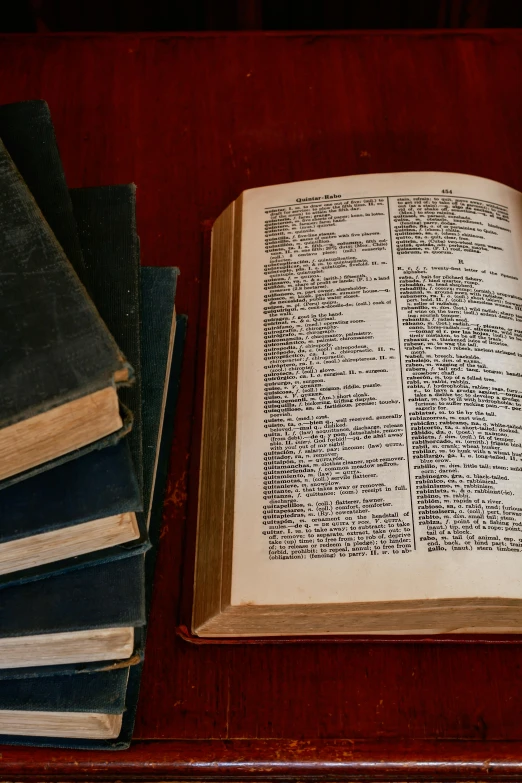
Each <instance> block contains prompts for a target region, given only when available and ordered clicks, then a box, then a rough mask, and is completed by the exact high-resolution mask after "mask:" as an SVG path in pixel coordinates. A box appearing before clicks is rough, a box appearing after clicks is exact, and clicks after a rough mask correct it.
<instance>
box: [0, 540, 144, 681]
mask: <svg viewBox="0 0 522 783" xmlns="http://www.w3.org/2000/svg"><path fill="white" fill-rule="evenodd" d="M144 558H145V555H144V553H143V552H142V551H139V550H138V551H137V552H136V553H134V554H133V555H129V557H125V558H120V559H118V560H115V561H109V562H104V563H99V564H92V565H87V566H84V567H81V568H76V569H71V570H68V571H64V572H62V573H58V574H56V575H53V576H49V577H47V578H46V579H39V580H35V581H32V582H26V583H24V584H16V585H11V586H7V587H3V588H2V589H1V590H0V666H1V668H2V669H18V668H22V667H23V668H27V667H32V666H47V665H58V664H62V665H68V664H74V663H78V662H88V661H104V660H105V661H113V660H118V659H127V658H129V657H130V656H132V655H133V653H134V650H135V644H136V641H137V640H136V635H135V629H136V628H139V627H141V626H142V625H143V624H144V623H145V588H144V583H145V571H144Z"/></svg>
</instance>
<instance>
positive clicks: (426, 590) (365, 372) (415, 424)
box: [232, 173, 522, 604]
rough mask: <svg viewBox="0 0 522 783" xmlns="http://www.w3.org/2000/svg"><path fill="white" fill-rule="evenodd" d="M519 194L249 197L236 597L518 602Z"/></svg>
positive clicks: (475, 189) (407, 183)
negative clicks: (494, 599)
mask: <svg viewBox="0 0 522 783" xmlns="http://www.w3.org/2000/svg"><path fill="white" fill-rule="evenodd" d="M521 216H522V195H521V194H520V193H518V192H516V191H514V190H512V189H510V188H507V187H505V186H503V185H500V184H498V183H495V182H491V181H488V180H484V179H480V178H476V177H469V176H464V175H458V174H445V173H406V174H383V175H380V174H376V175H365V176H356V177H343V178H338V179H328V180H315V181H310V182H301V183H294V184H289V185H280V186H276V187H270V188H259V189H256V190H251V191H247V192H246V193H245V194H244V209H243V234H242V236H243V239H242V265H241V288H240V348H239V381H238V437H237V458H236V487H235V527H234V559H233V578H232V603H233V604H241V603H244V602H252V603H255V604H287V603H309V602H311V603H323V602H324V603H332V602H352V601H354V602H355V601H371V600H400V599H423V598H445V597H448V598H449V597H451V598H455V597H460V596H463V597H471V596H477V595H478V596H484V597H486V596H491V597H493V596H502V597H516V598H518V597H522V582H521V574H522V569H521V565H522V485H521V479H520V476H521V473H520V470H521V467H522V462H521V459H520V457H521V455H522V418H521V415H520V412H521V409H522V363H521V362H520V357H521V355H522V325H521V324H522V282H521V280H520V278H521V277H522V266H521V259H520V247H521V238H522V236H521V235H522V231H521Z"/></svg>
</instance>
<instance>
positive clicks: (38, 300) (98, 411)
mask: <svg viewBox="0 0 522 783" xmlns="http://www.w3.org/2000/svg"><path fill="white" fill-rule="evenodd" d="M0 182H1V183H2V188H1V196H0V242H1V243H2V247H3V252H2V257H1V260H0V267H1V272H2V279H3V281H4V282H3V285H2V287H1V289H0V313H1V316H0V332H1V335H2V339H1V341H0V344H1V349H0V361H1V363H2V379H1V382H0V480H2V479H7V478H9V477H12V476H16V475H21V474H23V473H24V472H25V471H28V470H31V469H34V468H35V467H36V466H39V465H41V464H42V463H48V462H50V461H51V460H53V459H55V458H58V457H63V456H64V455H66V454H70V453H71V452H74V451H75V450H76V449H79V448H81V447H83V446H85V445H87V444H91V443H94V442H96V441H98V440H100V439H102V438H104V437H106V436H109V435H111V434H112V433H114V432H116V431H118V430H121V429H122V427H123V421H122V418H121V415H120V409H119V403H118V395H117V391H116V387H117V386H118V385H119V384H121V383H126V382H127V383H128V382H129V381H130V380H131V378H132V369H131V367H130V365H129V364H128V362H127V361H126V359H125V357H124V356H123V354H122V353H121V352H120V350H119V349H118V347H117V345H116V343H115V342H114V340H113V338H112V336H111V335H110V333H109V331H108V330H107V328H106V326H105V324H104V323H103V321H102V320H101V318H100V317H99V315H98V313H97V311H96V310H95V308H94V305H93V304H92V302H91V300H90V299H89V297H88V296H87V294H86V292H85V290H84V289H83V288H82V285H81V283H80V281H79V280H78V278H77V276H76V274H75V272H74V270H73V268H72V266H71V265H70V263H69V262H68V260H67V258H66V256H65V254H64V252H63V250H62V248H61V246H60V245H59V244H58V242H57V240H56V238H55V236H54V234H53V233H52V232H51V230H50V228H49V226H48V224H47V222H46V221H45V219H44V218H43V216H42V214H41V212H40V210H39V209H38V207H37V205H36V202H35V200H34V198H33V196H32V195H31V193H30V191H29V190H28V188H27V186H26V184H25V183H24V181H23V179H22V178H21V176H20V174H19V173H18V171H17V169H16V167H15V165H14V163H13V161H12V159H11V158H10V156H9V154H8V152H7V150H6V149H5V147H4V145H3V144H1V143H0Z"/></svg>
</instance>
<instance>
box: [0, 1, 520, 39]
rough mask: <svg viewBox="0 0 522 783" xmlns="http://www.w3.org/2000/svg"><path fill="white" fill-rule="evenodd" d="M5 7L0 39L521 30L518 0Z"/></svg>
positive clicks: (24, 3)
mask: <svg viewBox="0 0 522 783" xmlns="http://www.w3.org/2000/svg"><path fill="white" fill-rule="evenodd" d="M2 5H3V10H2V14H1V15H0V17H1V18H0V32H47V31H51V32H53V31H56V32H64V31H121V30H131V31H132V30H140V31H147V30H150V31H155V30H158V31H169V30H170V31H183V30H187V31H194V30H200V31H204V30H332V29H333V30H354V29H405V28H458V27H466V28H480V27H520V26H522V3H521V2H520V0H358V1H355V0H308V1H307V0H189V1H188V2H187V1H186V0H185V1H184V2H183V1H182V0H3V3H2ZM6 6H7V8H6Z"/></svg>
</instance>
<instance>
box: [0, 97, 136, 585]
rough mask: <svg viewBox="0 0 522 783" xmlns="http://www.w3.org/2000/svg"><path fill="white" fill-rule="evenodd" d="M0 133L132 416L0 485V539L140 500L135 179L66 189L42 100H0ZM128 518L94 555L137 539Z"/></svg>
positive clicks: (21, 577) (30, 573) (12, 576)
mask: <svg viewBox="0 0 522 783" xmlns="http://www.w3.org/2000/svg"><path fill="white" fill-rule="evenodd" d="M0 136H2V137H3V139H4V141H5V142H6V144H7V146H8V148H9V152H10V153H11V154H12V156H13V158H14V160H15V162H16V164H17V165H18V167H19V170H20V171H21V172H22V173H23V175H24V176H25V178H26V183H27V184H28V185H29V186H30V189H31V191H32V193H33V196H34V197H35V199H36V201H37V202H38V205H39V207H40V208H41V211H42V213H43V214H44V216H45V218H46V219H47V222H48V223H49V225H50V226H52V227H53V229H54V232H55V235H56V236H57V238H58V239H59V241H60V243H61V244H62V246H63V247H64V248H65V249H66V250H67V254H68V255H69V257H70V259H72V262H73V266H74V267H75V269H76V272H77V274H78V276H79V277H80V280H81V282H82V284H83V285H85V287H86V288H87V290H88V291H89V293H90V294H91V296H92V297H93V299H94V300H95V302H96V305H97V308H98V312H99V313H100V315H101V317H102V319H103V320H104V322H105V323H106V325H107V326H108V327H109V329H110V330H111V332H112V334H113V336H114V338H115V340H116V342H117V344H118V345H119V347H120V348H121V349H122V351H123V352H124V354H125V356H126V357H127V359H128V360H129V361H130V362H131V364H132V366H133V367H134V369H135V373H136V383H135V384H133V385H132V386H131V387H129V388H124V389H120V397H121V398H122V400H123V402H124V403H125V404H126V405H127V406H128V407H130V408H131V410H132V411H133V414H134V426H133V429H132V431H131V433H130V434H129V436H128V438H126V439H125V441H123V442H121V441H120V442H118V443H117V444H116V445H114V446H107V448H105V449H95V450H93V451H88V453H86V454H83V455H82V456H78V457H77V458H76V459H73V460H71V461H68V462H65V463H64V464H60V465H58V466H57V467H54V468H52V469H50V470H48V471H45V473H44V474H42V473H38V472H37V473H36V475H33V476H32V477H31V478H27V479H26V480H25V481H23V482H17V483H14V484H12V485H11V486H7V487H4V489H3V490H2V491H0V520H2V525H1V528H0V545H1V544H2V543H5V542H10V541H15V540H17V539H22V538H25V537H28V536H35V535H39V534H42V533H47V532H50V531H54V530H58V529H60V528H64V527H69V526H72V525H77V524H82V523H84V522H89V521H92V520H95V519H103V518H105V517H108V516H111V515H116V514H120V513H123V512H126V511H134V512H139V511H140V510H141V508H142V504H141V495H140V491H139V487H138V484H137V482H136V478H135V472H136V473H137V474H138V477H139V479H140V483H141V478H142V454H141V449H142V445H141V440H142V438H141V384H140V382H139V380H140V377H139V376H140V321H139V318H140V316H139V299H140V286H139V272H140V264H139V240H138V237H137V234H136V219H135V187H134V186H133V185H118V186H109V187H103V188H78V189H73V190H72V191H69V190H68V189H67V184H66V181H65V176H64V173H63V169H62V165H61V161H60V157H59V153H58V147H57V144H56V139H55V135H54V128H53V125H52V121H51V116H50V113H49V109H48V106H47V104H46V103H45V102H44V101H26V102H22V103H16V104H9V105H7V106H0ZM73 202H74V206H73ZM77 224H78V230H77V228H76V225H77ZM78 236H80V238H81V242H80V241H79V238H78ZM96 270H98V272H99V271H100V270H103V274H97V272H96ZM129 447H130V448H131V451H132V460H133V462H134V466H135V470H133V469H132V465H131V459H130V454H129ZM64 487H68V492H66V493H65V492H64V491H63V488H64ZM96 487H98V491H96ZM137 518H138V524H139V527H140V531H141V535H140V538H139V539H138V540H137V541H136V540H135V541H133V542H129V543H128V544H122V545H118V546H117V547H112V548H111V550H110V551H109V550H103V551H102V552H101V556H102V557H105V556H107V557H115V556H118V554H120V552H121V554H122V555H125V554H126V549H127V548H128V546H136V545H138V546H139V545H142V544H143V542H144V541H145V540H146V525H145V522H144V518H143V515H141V514H139V513H138V514H137ZM122 547H123V549H122ZM99 556H100V551H95V552H93V553H88V554H86V555H82V556H80V557H79V558H78V557H77V558H74V559H73V560H70V559H69V560H67V561H54V562H51V563H46V564H41V565H39V566H37V567H36V568H31V569H25V570H17V571H16V572H12V571H9V567H8V566H6V567H5V573H1V572H2V570H3V569H2V566H1V565H0V583H2V584H5V583H10V582H17V581H18V582H22V581H26V580H28V579H33V578H41V576H42V575H45V574H48V573H53V572H54V571H56V570H57V569H58V570H59V569H60V568H67V567H70V566H71V565H75V564H76V563H77V562H89V561H92V560H93V559H96V558H97V557H99Z"/></svg>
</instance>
